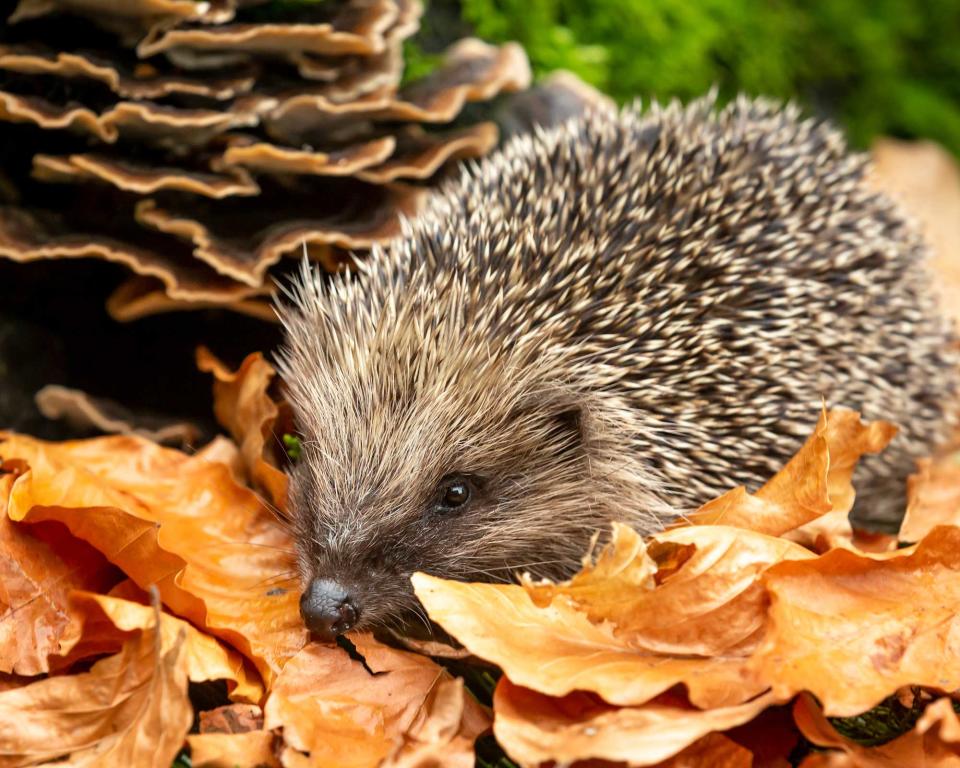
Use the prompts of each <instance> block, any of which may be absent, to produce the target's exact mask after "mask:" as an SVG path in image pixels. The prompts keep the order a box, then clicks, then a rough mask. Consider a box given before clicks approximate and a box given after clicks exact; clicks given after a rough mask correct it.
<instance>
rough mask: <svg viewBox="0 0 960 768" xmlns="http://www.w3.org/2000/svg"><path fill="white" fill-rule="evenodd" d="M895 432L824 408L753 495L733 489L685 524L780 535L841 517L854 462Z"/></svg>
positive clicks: (849, 497)
mask: <svg viewBox="0 0 960 768" xmlns="http://www.w3.org/2000/svg"><path fill="white" fill-rule="evenodd" d="M896 432H897V428H896V427H895V426H893V425H892V424H889V423H887V422H885V421H875V422H871V423H868V424H864V423H863V422H862V421H860V414H858V413H856V412H854V411H848V410H845V409H842V408H835V409H833V410H831V411H829V412H828V411H827V410H826V409H824V410H823V411H822V412H821V414H820V420H819V421H818V422H817V426H816V428H815V429H814V431H813V434H812V435H811V436H810V437H809V438H808V439H807V442H806V443H804V445H803V447H802V448H801V449H800V450H799V452H797V454H796V455H795V456H794V457H793V458H792V459H790V461H789V462H787V465H786V466H785V467H784V468H783V469H781V470H780V471H779V472H778V473H777V474H776V475H774V477H773V478H772V479H771V480H770V481H769V482H767V483H766V484H765V485H764V486H763V487H762V488H761V489H760V490H759V491H757V492H756V494H754V495H752V496H751V495H750V494H749V493H747V490H746V489H745V488H743V487H742V486H741V487H739V488H734V489H733V490H732V491H728V492H727V493H725V494H724V495H723V496H721V497H719V498H718V499H715V500H713V501H711V502H708V503H706V504H704V505H703V506H702V507H700V509H698V510H697V511H696V512H694V513H692V514H691V515H689V516H688V518H687V520H688V521H689V522H690V523H692V524H694V525H716V524H719V523H722V524H723V525H732V526H736V527H740V528H748V529H750V530H753V531H757V532H759V533H766V534H769V535H771V536H781V535H783V534H785V533H787V532H788V531H792V530H794V529H796V528H800V527H801V526H803V525H805V524H807V523H809V522H810V521H811V520H815V519H816V518H818V517H820V516H821V515H825V514H827V513H828V512H832V511H836V512H839V513H840V514H843V515H845V514H846V513H848V512H849V511H850V510H851V509H852V508H853V500H854V496H855V493H854V489H853V484H852V483H851V478H852V477H853V470H854V468H855V467H856V464H857V461H859V459H860V457H861V456H862V455H863V454H865V453H877V452H878V451H881V450H883V448H884V447H885V446H886V445H887V443H889V442H890V440H892V439H893V436H894V435H895V434H896Z"/></svg>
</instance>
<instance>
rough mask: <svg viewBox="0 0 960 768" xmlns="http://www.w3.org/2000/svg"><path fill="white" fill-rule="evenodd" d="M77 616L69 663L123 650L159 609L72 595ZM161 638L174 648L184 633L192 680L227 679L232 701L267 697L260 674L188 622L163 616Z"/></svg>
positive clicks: (152, 621)
mask: <svg viewBox="0 0 960 768" xmlns="http://www.w3.org/2000/svg"><path fill="white" fill-rule="evenodd" d="M70 603H71V607H72V608H74V616H75V617H76V620H77V621H78V622H79V624H80V625H81V629H80V630H79V631H78V632H77V633H76V634H77V637H78V640H77V642H76V643H75V645H73V646H72V647H67V648H64V653H65V655H66V659H65V664H64V666H67V665H68V664H70V663H72V662H73V661H75V660H77V659H83V658H89V657H90V656H92V655H98V654H102V653H105V652H109V653H112V652H115V651H117V650H119V649H120V648H121V647H122V645H123V642H124V641H125V640H126V639H127V638H128V637H129V635H130V633H132V632H136V631H138V630H146V629H149V628H151V627H153V626H154V624H155V622H156V616H155V614H156V610H155V609H154V608H153V607H152V606H150V605H144V604H142V603H140V602H133V601H131V600H124V599H121V598H118V597H110V596H107V595H98V594H94V593H91V592H73V593H72V594H71V596H70ZM160 634H161V637H162V641H163V643H164V646H165V647H166V646H172V645H173V643H174V640H175V639H176V637H177V636H179V635H183V650H182V652H181V653H182V655H183V657H184V663H185V665H186V670H187V676H188V677H189V679H190V680H192V681H193V682H203V681H205V680H225V681H226V682H227V690H228V691H229V693H230V697H231V698H232V699H234V700H236V701H246V702H257V701H259V700H260V699H261V698H262V697H263V685H262V684H261V682H260V678H259V675H257V673H256V671H254V670H253V669H251V668H250V667H249V666H248V664H249V662H248V663H245V662H244V658H243V657H242V656H241V655H240V654H239V653H237V652H236V651H234V650H231V649H229V648H227V647H225V646H224V645H223V643H221V642H220V641H219V640H217V639H216V638H214V637H211V636H210V635H207V634H204V633H203V632H200V631H199V630H198V629H196V628H195V627H193V626H192V625H191V624H188V623H187V622H186V621H184V620H183V619H179V618H177V617H176V616H171V615H170V614H168V613H161V614H160Z"/></svg>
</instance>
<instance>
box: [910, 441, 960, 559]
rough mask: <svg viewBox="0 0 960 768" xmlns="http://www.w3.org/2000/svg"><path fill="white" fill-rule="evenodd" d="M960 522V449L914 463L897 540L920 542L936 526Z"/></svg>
mask: <svg viewBox="0 0 960 768" xmlns="http://www.w3.org/2000/svg"><path fill="white" fill-rule="evenodd" d="M957 524H960V452H955V453H950V454H947V455H946V456H941V457H940V458H938V459H922V460H920V461H918V462H917V472H916V474H914V475H911V476H910V478H909V480H907V514H906V515H904V518H903V523H901V525H900V541H908V542H914V541H920V539H922V538H923V537H924V536H926V535H927V534H928V533H930V531H931V530H933V529H934V528H935V527H936V526H938V525H957Z"/></svg>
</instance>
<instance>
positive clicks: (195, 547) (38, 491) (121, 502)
mask: <svg viewBox="0 0 960 768" xmlns="http://www.w3.org/2000/svg"><path fill="white" fill-rule="evenodd" d="M0 453H2V454H3V455H5V456H15V457H18V458H20V459H23V460H24V461H26V462H27V464H28V465H29V466H30V470H29V471H27V472H24V473H23V474H22V475H20V476H19V477H18V478H17V479H16V480H15V481H14V483H13V486H12V488H11V491H10V495H9V501H8V507H7V514H8V515H9V516H10V518H11V519H13V520H18V521H19V520H24V521H27V522H39V521H45V520H56V521H59V522H62V523H64V524H65V525H66V526H67V528H69V529H70V531H71V533H72V534H73V535H74V536H77V537H78V538H81V539H83V540H85V541H87V542H88V543H90V544H91V545H93V546H94V547H95V548H97V549H98V550H99V551H100V552H102V553H103V554H104V555H105V556H106V557H107V558H108V559H109V560H110V561H111V562H112V563H114V564H116V565H117V566H119V567H120V568H121V569H122V570H123V571H124V572H125V573H126V574H127V575H128V576H130V578H131V579H133V581H135V582H136V583H137V584H138V585H139V586H140V587H142V588H147V587H149V585H151V584H156V586H157V587H158V589H159V591H160V596H161V598H162V600H163V602H164V604H165V605H167V606H169V607H170V609H171V610H172V611H173V612H174V613H176V614H177V615H179V616H181V617H183V618H185V619H187V620H189V621H190V622H192V623H193V624H194V625H196V626H198V627H201V628H203V629H205V630H207V631H209V632H210V633H212V634H214V635H216V636H218V637H220V638H223V639H225V640H227V641H228V642H229V643H230V644H231V645H233V646H234V647H236V648H237V649H238V650H240V651H241V652H242V653H243V654H245V655H246V656H247V657H248V658H250V659H251V660H252V661H253V662H254V664H255V665H256V666H257V669H258V671H259V672H260V674H261V676H262V677H263V678H264V681H265V682H266V683H267V684H268V685H269V682H270V681H271V680H272V679H273V677H274V676H275V675H276V674H277V672H278V671H279V669H280V667H281V666H282V665H283V663H284V662H285V661H286V660H287V659H289V658H290V657H291V656H293V655H294V654H295V653H296V652H297V650H299V648H300V647H302V645H303V643H304V642H305V640H306V631H305V630H304V628H303V626H302V622H301V620H300V616H299V610H298V606H297V599H298V597H297V590H296V577H295V572H294V566H293V555H292V543H291V540H290V537H289V534H288V533H287V532H286V531H285V530H284V529H283V528H282V527H281V526H280V525H279V523H278V522H277V521H276V520H275V519H274V518H273V516H272V514H271V513H270V512H269V510H268V509H267V508H266V507H265V506H264V505H263V503H262V502H261V501H260V500H259V499H258V498H257V496H256V495H255V494H254V493H252V492H251V491H249V490H248V489H246V488H243V487H241V486H239V485H237V484H236V482H234V480H233V477H232V475H231V472H230V470H229V469H228V468H227V467H226V466H225V465H223V464H220V463H216V462H210V461H206V460H205V459H204V458H203V457H196V456H194V457H190V456H186V455H184V454H183V453H180V452H179V451H175V450H171V449H166V448H161V447H159V446H157V445H155V444H152V443H149V442H147V441H145V440H142V439H140V438H136V437H106V438H98V439H94V440H81V441H71V442H65V443H46V442H43V441H39V440H34V439H32V438H28V437H23V436H18V435H7V436H6V437H5V439H3V441H2V442H0Z"/></svg>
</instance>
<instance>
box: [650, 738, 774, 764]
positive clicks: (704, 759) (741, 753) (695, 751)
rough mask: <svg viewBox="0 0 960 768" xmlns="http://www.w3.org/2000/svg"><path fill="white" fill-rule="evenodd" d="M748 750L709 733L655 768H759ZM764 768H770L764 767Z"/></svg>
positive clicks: (729, 740)
mask: <svg viewBox="0 0 960 768" xmlns="http://www.w3.org/2000/svg"><path fill="white" fill-rule="evenodd" d="M760 766H761V764H760V763H757V762H755V760H754V755H753V754H752V753H751V752H750V750H749V749H746V748H744V747H741V746H740V745H739V744H737V742H735V741H733V740H732V739H728V738H727V737H726V736H724V735H723V734H720V733H710V734H707V735H706V736H704V737H703V738H702V739H699V740H698V741H695V742H694V743H693V744H691V745H690V746H689V747H687V748H686V749H685V750H683V752H680V753H679V754H677V755H675V756H674V757H671V758H670V759H669V760H666V761H664V762H662V763H659V764H658V765H656V766H655V768H760ZM764 768H771V767H770V766H764Z"/></svg>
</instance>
